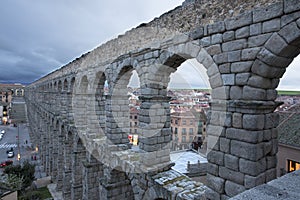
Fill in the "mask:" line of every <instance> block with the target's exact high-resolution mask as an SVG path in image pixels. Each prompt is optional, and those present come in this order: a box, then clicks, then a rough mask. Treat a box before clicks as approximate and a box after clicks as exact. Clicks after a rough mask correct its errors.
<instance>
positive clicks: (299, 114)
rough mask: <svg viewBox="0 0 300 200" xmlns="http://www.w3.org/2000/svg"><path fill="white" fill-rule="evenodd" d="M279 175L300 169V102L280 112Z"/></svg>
mask: <svg viewBox="0 0 300 200" xmlns="http://www.w3.org/2000/svg"><path fill="white" fill-rule="evenodd" d="M279 116H280V123H279V126H278V138H279V142H278V143H279V144H278V165H277V176H282V175H284V174H286V173H289V172H293V171H295V170H299V169H300V104H294V105H292V106H290V107H289V108H288V109H286V110H284V111H280V112H279Z"/></svg>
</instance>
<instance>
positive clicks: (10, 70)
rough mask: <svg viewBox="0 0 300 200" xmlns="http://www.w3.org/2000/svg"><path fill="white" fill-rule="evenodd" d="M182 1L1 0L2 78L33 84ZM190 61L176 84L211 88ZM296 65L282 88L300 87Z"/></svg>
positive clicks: (199, 70) (0, 73) (175, 77)
mask: <svg viewBox="0 0 300 200" xmlns="http://www.w3.org/2000/svg"><path fill="white" fill-rule="evenodd" d="M182 2H183V0H109V1H104V0H75V1H74V0H1V3H0V82H2V83H3V82H11V83H14V82H21V83H31V82H33V81H35V80H37V79H39V78H40V77H42V76H44V75H46V74H48V73H49V72H51V71H53V70H55V69H57V68H60V67H62V66H63V65H65V64H67V63H69V62H70V61H72V60H74V59H75V58H77V57H80V56H81V55H82V54H84V53H86V52H88V51H90V50H92V49H94V48H95V47H97V46H99V45H100V44H102V43H104V42H106V41H108V40H110V39H112V38H115V37H117V36H118V35H120V34H123V33H125V32H126V31H127V30H130V29H132V28H134V27H136V26H138V25H139V24H141V23H145V22H149V21H151V20H152V19H153V18H155V17H159V16H160V15H161V14H163V13H164V12H166V11H169V10H171V9H173V8H175V7H176V6H179V5H181V4H182ZM189 66H190V67H184V68H180V69H179V70H178V71H179V72H180V73H177V74H174V75H172V76H173V79H176V80H178V81H177V83H176V82H174V83H173V84H174V85H176V84H179V83H180V82H183V83H184V84H187V85H190V86H192V87H197V86H200V85H201V86H200V87H202V86H207V87H209V86H208V82H207V79H206V74H205V72H204V71H203V69H199V67H197V66H196V65H195V64H193V63H192V64H190V65H189ZM200 68H201V67H200ZM187 69H188V70H187ZM291 70H292V73H291V74H292V75H293V76H295V77H292V78H293V80H292V79H291V81H289V82H288V83H287V84H284V82H282V83H281V87H287V89H292V88H291V87H299V85H300V84H299V80H298V79H297V77H296V74H297V73H295V69H291ZM195 74H196V75H197V76H195ZM193 75H194V76H193ZM199 77H200V78H199ZM178 87H179V85H178ZM288 87H290V88H288Z"/></svg>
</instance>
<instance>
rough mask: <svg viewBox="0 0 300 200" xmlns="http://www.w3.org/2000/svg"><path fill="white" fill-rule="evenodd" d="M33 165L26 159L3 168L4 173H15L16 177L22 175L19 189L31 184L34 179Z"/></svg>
mask: <svg viewBox="0 0 300 200" xmlns="http://www.w3.org/2000/svg"><path fill="white" fill-rule="evenodd" d="M34 172H35V165H33V164H30V163H29V162H28V161H24V162H23V165H22V166H21V165H11V166H7V167H5V169H4V173H5V174H7V175H16V176H17V177H23V184H22V187H21V189H24V188H26V187H28V186H31V184H32V182H33V180H34Z"/></svg>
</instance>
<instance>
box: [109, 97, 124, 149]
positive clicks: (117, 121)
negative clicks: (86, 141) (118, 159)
mask: <svg viewBox="0 0 300 200" xmlns="http://www.w3.org/2000/svg"><path fill="white" fill-rule="evenodd" d="M119 92H121V91H119ZM123 92H124V91H123ZM116 93H117V92H116ZM126 94H127V91H126ZM105 132H106V136H107V139H108V142H109V143H110V144H129V140H128V133H129V106H128V99H127V98H124V95H121V94H119V95H118V94H114V95H113V96H107V98H106V130H105Z"/></svg>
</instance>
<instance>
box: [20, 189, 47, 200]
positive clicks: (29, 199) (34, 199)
mask: <svg viewBox="0 0 300 200" xmlns="http://www.w3.org/2000/svg"><path fill="white" fill-rule="evenodd" d="M47 198H52V196H51V194H50V192H49V190H48V188H47V187H43V188H39V189H37V190H34V191H32V190H30V191H27V192H26V194H24V195H20V196H19V197H18V199H19V200H38V199H47Z"/></svg>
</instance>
